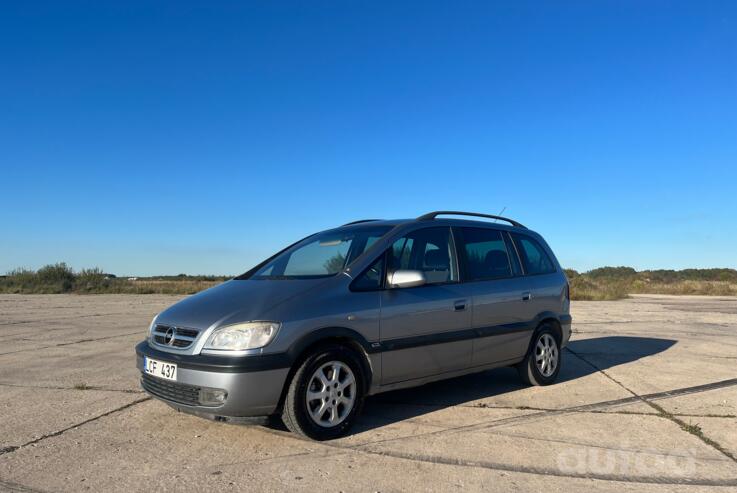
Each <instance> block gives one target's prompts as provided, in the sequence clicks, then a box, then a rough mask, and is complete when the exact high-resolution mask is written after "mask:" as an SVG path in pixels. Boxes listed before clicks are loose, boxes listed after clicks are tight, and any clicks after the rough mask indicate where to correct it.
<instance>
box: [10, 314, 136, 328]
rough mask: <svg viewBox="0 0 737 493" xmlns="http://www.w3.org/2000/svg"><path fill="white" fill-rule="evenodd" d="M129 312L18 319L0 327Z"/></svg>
mask: <svg viewBox="0 0 737 493" xmlns="http://www.w3.org/2000/svg"><path fill="white" fill-rule="evenodd" d="M128 314H129V312H119V313H92V314H89V315H74V316H72V317H54V318H45V319H41V320H18V321H15V322H4V323H0V327H2V326H11V325H23V324H32V323H38V322H56V321H57V320H76V319H78V318H92V317H109V316H110V315H128Z"/></svg>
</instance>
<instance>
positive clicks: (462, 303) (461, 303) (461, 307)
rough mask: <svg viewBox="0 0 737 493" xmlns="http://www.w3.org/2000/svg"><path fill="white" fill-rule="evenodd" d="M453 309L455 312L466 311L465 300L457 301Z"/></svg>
mask: <svg viewBox="0 0 737 493" xmlns="http://www.w3.org/2000/svg"><path fill="white" fill-rule="evenodd" d="M453 309H454V310H455V311H457V312H460V311H461V310H465V309H466V300H458V301H456V302H455V303H454V304H453Z"/></svg>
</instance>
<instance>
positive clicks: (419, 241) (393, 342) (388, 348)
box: [381, 227, 472, 384]
mask: <svg viewBox="0 0 737 493" xmlns="http://www.w3.org/2000/svg"><path fill="white" fill-rule="evenodd" d="M400 269H401V270H406V269H410V270H420V271H422V272H423V273H424V274H425V277H426V279H427V284H425V285H424V286H418V287H413V288H395V289H385V290H383V291H382V292H381V345H382V349H383V352H382V384H388V383H395V382H401V381H404V380H411V379H414V378H420V377H425V376H430V375H437V374H440V373H445V372H448V371H452V370H457V369H462V368H466V367H468V366H469V364H470V362H471V350H472V340H471V339H470V338H469V333H468V330H469V329H470V325H471V309H470V303H471V300H470V299H469V296H468V295H467V293H466V292H465V287H464V286H463V285H460V284H459V283H458V280H459V275H458V263H457V258H456V252H455V247H454V243H453V238H452V235H451V231H450V228H449V227H431V228H424V229H420V230H415V231H413V232H411V233H409V234H407V235H406V236H405V237H403V238H400V239H398V240H397V241H395V242H394V243H393V245H392V247H391V248H390V249H389V252H388V253H387V271H388V272H393V271H396V270H400ZM464 331H466V332H464Z"/></svg>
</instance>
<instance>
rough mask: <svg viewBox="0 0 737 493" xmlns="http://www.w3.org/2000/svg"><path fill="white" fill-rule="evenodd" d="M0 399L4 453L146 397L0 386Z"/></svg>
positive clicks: (107, 392)
mask: <svg viewBox="0 0 737 493" xmlns="http://www.w3.org/2000/svg"><path fill="white" fill-rule="evenodd" d="M0 395H2V400H0V416H3V419H2V420H0V449H4V448H8V447H17V446H19V445H22V444H24V443H27V442H31V441H33V440H36V439H39V438H41V437H43V436H45V435H48V434H50V433H54V432H56V431H58V430H62V429H65V428H68V427H70V426H73V425H75V424H77V423H81V422H82V421H86V420H88V419H90V418H93V417H95V416H99V415H100V414H103V413H106V412H109V411H112V410H114V409H117V408H119V407H121V406H124V405H126V404H130V403H131V402H133V401H135V400H136V399H140V398H141V397H143V396H144V395H145V394H141V393H122V392H109V391H100V390H76V389H44V388H28V387H10V386H3V385H0Z"/></svg>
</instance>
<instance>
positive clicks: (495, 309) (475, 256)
mask: <svg viewBox="0 0 737 493" xmlns="http://www.w3.org/2000/svg"><path fill="white" fill-rule="evenodd" d="M454 232H456V234H455V237H456V238H457V239H458V251H459V258H460V260H461V268H462V276H463V281H464V285H466V286H467V287H468V292H469V294H470V295H471V297H472V299H473V317H472V323H473V328H474V330H475V331H476V338H475V339H474V342H473V356H472V364H473V366H480V365H485V364H490V363H498V362H501V361H507V360H515V359H519V358H521V357H522V356H524V354H525V352H526V351H527V345H528V343H529V338H530V334H531V321H532V320H533V319H534V317H535V313H534V307H533V306H532V305H531V304H530V301H529V291H530V286H529V283H528V281H527V278H525V277H524V276H523V275H522V270H521V268H520V263H519V259H518V257H517V254H516V252H515V249H514V246H513V245H512V242H511V239H510V238H509V236H508V234H507V233H506V232H505V231H502V230H497V229H492V228H484V227H460V228H454Z"/></svg>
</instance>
